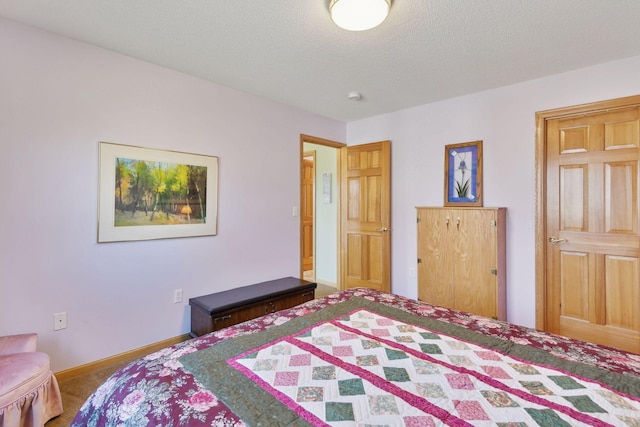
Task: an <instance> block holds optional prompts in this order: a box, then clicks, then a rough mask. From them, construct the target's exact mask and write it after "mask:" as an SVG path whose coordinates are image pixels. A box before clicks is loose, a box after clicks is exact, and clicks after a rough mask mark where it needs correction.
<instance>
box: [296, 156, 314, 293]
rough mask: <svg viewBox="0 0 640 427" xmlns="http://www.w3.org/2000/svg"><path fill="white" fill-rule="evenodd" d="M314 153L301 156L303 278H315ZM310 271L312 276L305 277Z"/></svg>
mask: <svg viewBox="0 0 640 427" xmlns="http://www.w3.org/2000/svg"><path fill="white" fill-rule="evenodd" d="M315 176H316V175H315V153H314V152H308V153H304V157H303V158H302V196H303V197H302V203H301V204H300V205H301V207H302V211H301V212H300V217H301V219H302V241H303V243H302V271H303V272H304V273H303V277H305V279H307V280H308V279H312V280H315V273H314V271H313V269H314V265H313V264H314V263H313V255H314V247H315V242H314V237H313V236H314V232H315V230H314V226H313V216H314V212H313V211H314V205H315V185H314V182H315ZM308 272H310V273H311V275H312V277H308V278H307V273H308Z"/></svg>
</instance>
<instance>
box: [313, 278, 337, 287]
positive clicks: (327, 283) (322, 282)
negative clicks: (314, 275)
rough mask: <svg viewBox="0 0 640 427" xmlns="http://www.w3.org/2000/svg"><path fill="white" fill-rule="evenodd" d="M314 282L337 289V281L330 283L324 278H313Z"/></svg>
mask: <svg viewBox="0 0 640 427" xmlns="http://www.w3.org/2000/svg"><path fill="white" fill-rule="evenodd" d="M315 282H316V283H317V284H319V285H325V286H330V287H332V288H336V289H338V284H337V283H331V282H327V281H326V280H315Z"/></svg>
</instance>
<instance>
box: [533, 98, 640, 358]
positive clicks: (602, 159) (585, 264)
mask: <svg viewBox="0 0 640 427" xmlns="http://www.w3.org/2000/svg"><path fill="white" fill-rule="evenodd" d="M639 134H640V130H639V120H638V107H637V106H633V107H630V108H629V107H627V108H620V109H611V110H602V109H601V110H600V111H597V112H593V113H589V112H585V113H583V114H580V115H572V116H568V117H565V118H555V119H549V120H547V121H546V163H547V173H546V208H547V211H546V234H545V240H546V257H547V259H546V289H545V292H546V313H545V320H546V329H547V330H548V331H550V332H554V333H558V334H561V335H565V336H569V337H572V338H577V339H581V340H586V341H591V342H596V343H599V344H604V345H608V346H612V347H617V348H620V349H624V350H629V351H633V352H639V351H640V332H639V331H640V289H639V283H640V281H639V265H638V256H639V239H638V149H639V147H640V141H639Z"/></svg>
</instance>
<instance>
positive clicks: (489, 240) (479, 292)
mask: <svg viewBox="0 0 640 427" xmlns="http://www.w3.org/2000/svg"><path fill="white" fill-rule="evenodd" d="M498 212H504V209H503V210H502V211H499V210H494V209H457V210H455V211H453V215H452V217H453V218H452V220H453V228H454V229H455V231H456V233H455V236H456V237H455V239H453V242H454V246H455V249H454V253H455V257H454V259H455V261H454V262H455V268H454V269H453V276H454V278H453V282H454V283H455V287H454V289H455V291H454V292H455V302H456V305H455V308H456V309H457V310H462V311H467V312H470V313H474V314H478V315H480V316H485V317H493V318H498V317H500V319H502V320H506V315H505V314H503V313H499V310H498V300H499V299H500V295H499V289H498V272H499V271H500V272H501V273H504V270H505V269H506V267H505V266H500V265H498V257H497V253H498V249H497V242H498V236H497V233H498V227H497V223H498V221H499V220H498V218H497V215H496V214H497V213H498ZM500 221H502V222H504V216H503V217H502V219H501V220H500ZM502 225H504V224H502Z"/></svg>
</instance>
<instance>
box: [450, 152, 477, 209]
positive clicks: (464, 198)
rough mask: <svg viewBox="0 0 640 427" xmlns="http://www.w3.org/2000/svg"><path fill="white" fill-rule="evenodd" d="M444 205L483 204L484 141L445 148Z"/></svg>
mask: <svg viewBox="0 0 640 427" xmlns="http://www.w3.org/2000/svg"><path fill="white" fill-rule="evenodd" d="M444 178H445V184H444V205H445V206H482V141H472V142H464V143H462V144H450V145H446V146H445V150H444Z"/></svg>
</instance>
